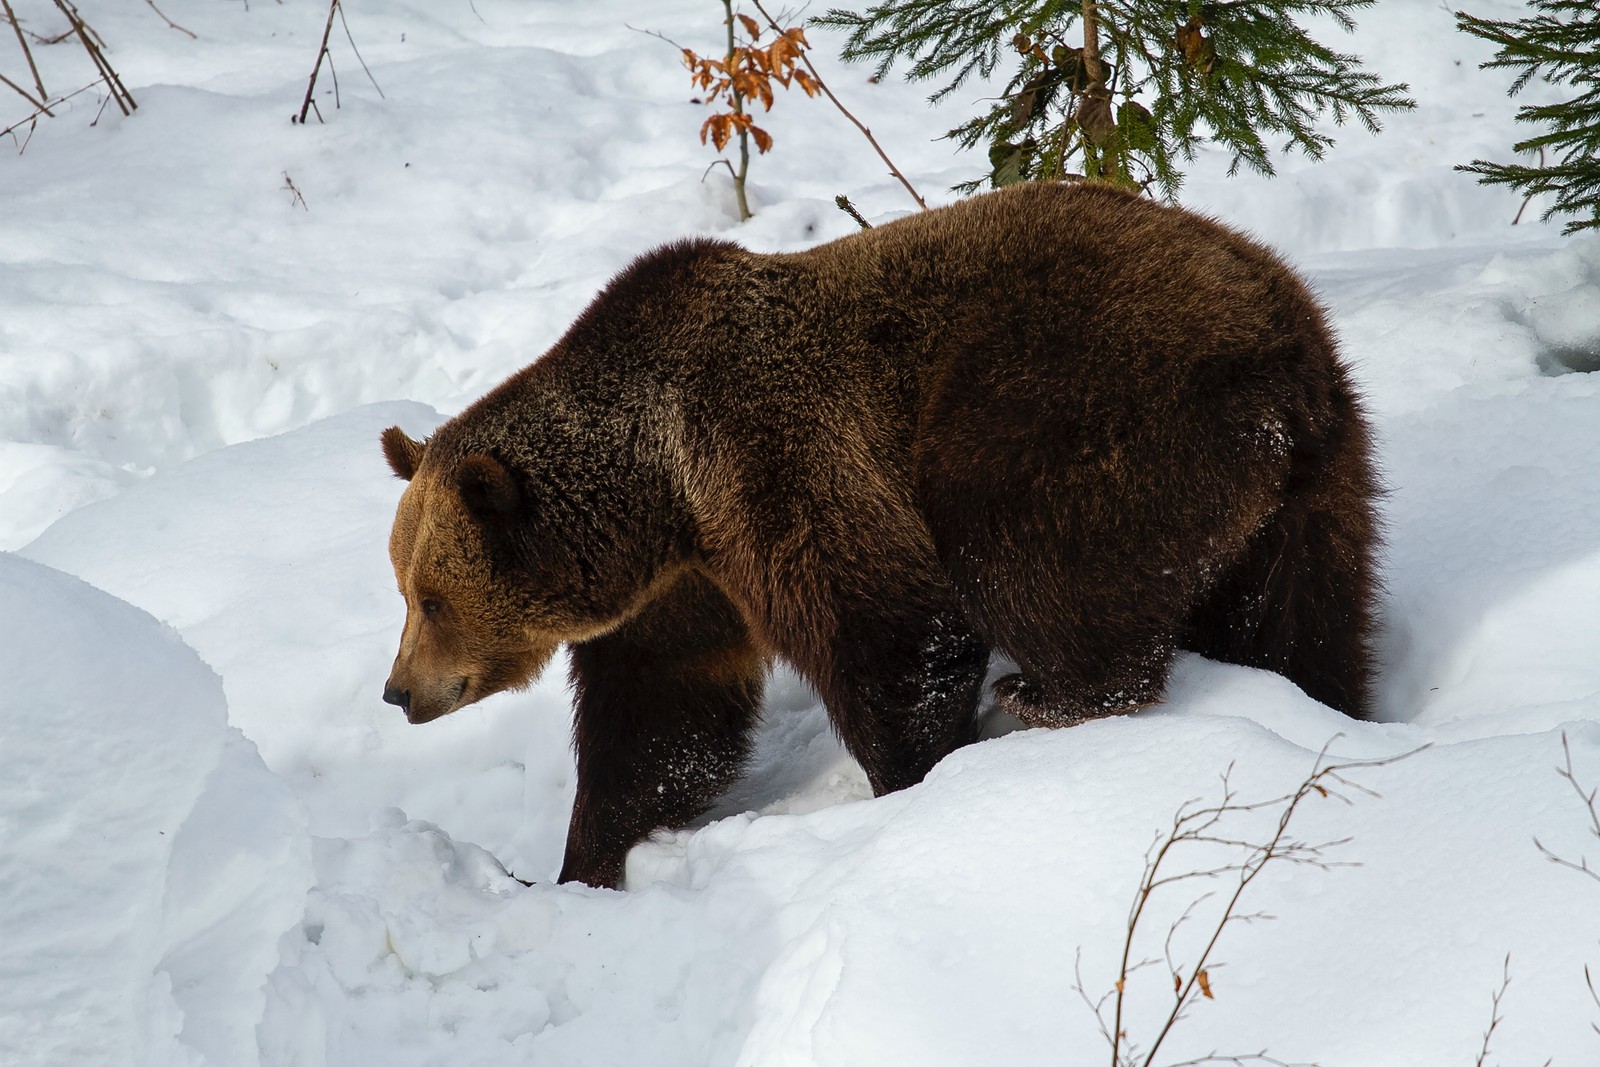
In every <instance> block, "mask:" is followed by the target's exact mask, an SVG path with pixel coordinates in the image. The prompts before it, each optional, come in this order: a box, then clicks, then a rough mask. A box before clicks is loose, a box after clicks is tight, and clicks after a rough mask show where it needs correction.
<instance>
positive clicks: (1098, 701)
mask: <svg viewBox="0 0 1600 1067" xmlns="http://www.w3.org/2000/svg"><path fill="white" fill-rule="evenodd" d="M1079 651H1080V654H1081V653H1082V652H1083V650H1082V648H1081V643H1079ZM1172 655H1173V646H1172V643H1171V642H1170V641H1169V640H1166V639H1164V638H1156V639H1151V640H1148V641H1144V642H1135V643H1133V644H1132V645H1129V646H1125V647H1123V648H1120V649H1109V648H1108V649H1105V650H1103V651H1100V652H1098V653H1095V654H1090V655H1087V656H1085V657H1084V659H1083V660H1082V661H1081V662H1078V663H1067V662H1060V661H1058V662H1048V661H1044V662H1039V663H1033V662H1029V663H1028V664H1026V665H1025V664H1024V663H1022V662H1019V664H1018V665H1019V666H1023V668H1024V669H1023V670H1021V671H1019V672H1017V673H1016V674H1008V675H1005V676H1004V677H1002V678H998V679H996V680H995V683H994V695H995V700H996V702H997V703H998V704H999V706H1000V710H1001V711H1004V712H1005V713H1006V714H1008V715H1010V716H1012V717H1013V718H1015V719H1017V720H1019V721H1020V722H1021V723H1022V724H1023V725H1025V726H1046V727H1064V726H1075V725H1077V724H1078V723H1081V722H1087V721H1089V720H1090V719H1100V718H1105V717H1107V716H1110V715H1125V714H1127V713H1128V712H1132V711H1138V710H1139V709H1140V708H1147V707H1150V706H1151V705H1153V704H1157V703H1160V701H1161V694H1162V691H1163V689H1165V687H1166V681H1167V673H1168V671H1169V670H1170V668H1171V664H1172ZM1023 659H1024V660H1030V659H1031V658H1030V657H1028V656H1027V655H1026V654H1024V656H1023ZM1091 663H1092V664H1097V665H1099V666H1097V667H1096V668H1095V669H1093V670H1085V666H1086V665H1087V664H1091ZM1029 666H1032V667H1033V670H1029V669H1028V667H1029Z"/></svg>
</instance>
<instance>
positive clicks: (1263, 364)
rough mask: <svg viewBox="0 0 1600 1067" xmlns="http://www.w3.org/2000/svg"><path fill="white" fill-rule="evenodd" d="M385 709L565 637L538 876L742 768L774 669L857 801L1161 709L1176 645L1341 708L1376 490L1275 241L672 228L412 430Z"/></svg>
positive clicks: (1148, 219) (1063, 212)
mask: <svg viewBox="0 0 1600 1067" xmlns="http://www.w3.org/2000/svg"><path fill="white" fill-rule="evenodd" d="M384 449H385V453H386V454H387V455H388V457H389V459H390V463H391V465H392V466H393V467H394V468H395V471H396V473H398V474H400V475H401V476H402V477H406V478H409V479H411V483H412V484H411V486H410V487H409V488H408V490H407V492H406V496H405V498H403V500H402V503H401V506H400V512H399V515H398V516H397V519H396V526H395V535H394V538H393V539H392V540H391V553H392V555H393V557H394V561H395V569H396V573H397V575H398V577H399V579H400V584H401V589H402V592H403V593H404V594H405V595H406V598H407V605H408V612H407V623H406V637H405V638H404V639H403V641H402V646H401V651H400V655H399V657H398V658H397V659H396V663H395V672H394V674H393V675H392V676H391V678H390V682H389V689H388V691H387V692H386V694H385V697H386V699H390V700H391V701H393V702H395V703H401V704H403V705H404V706H406V707H407V712H408V715H410V717H411V718H412V719H413V720H414V721H426V720H427V719H429V718H433V717H436V716H437V715H440V714H444V713H446V712H448V711H451V710H453V709H454V708H456V707H459V706H462V705H463V704H465V703H470V702H471V701H472V700H476V699H478V698H480V697H482V696H484V695H486V694H487V693H488V692H492V691H494V690H495V689H497V688H506V687H508V686H514V685H518V684H524V683H526V682H527V681H528V680H529V679H530V678H532V677H534V676H536V674H537V672H538V671H539V670H540V669H542V667H543V665H544V663H545V662H546V661H547V660H548V658H549V656H550V654H551V652H552V651H553V650H554V649H555V648H556V647H557V645H558V644H560V643H563V642H565V643H569V644H571V645H572V648H573V658H572V675H573V682H574V686H575V690H576V711H575V741H576V746H577V753H578V796H577V803H576V805H575V808H574V810H573V815H572V828H571V833H570V836H569V838H568V845H567V855H566V862H565V865H564V866H563V868H562V872H561V877H562V879H563V880H567V879H579V880H582V881H586V882H589V883H591V884H594V885H614V884H616V882H617V881H618V880H619V878H620V877H621V872H622V863H623V858H624V856H625V855H626V853H627V850H628V849H629V848H630V847H631V846H632V845H633V844H634V843H636V842H637V841H638V840H639V839H640V838H642V837H643V836H645V835H646V834H648V833H649V832H650V831H652V830H654V829H656V828H658V827H663V826H673V825H681V824H682V823H683V822H685V821H687V820H689V819H691V818H693V817H694V816H695V815H697V814H698V813H700V812H701V811H703V810H704V808H705V806H706V805H707V804H708V802H709V801H710V800H711V799H712V798H713V797H714V796H715V795H716V794H717V793H718V792H720V791H721V790H722V789H724V788H725V787H726V786H727V785H728V784H729V783H730V782H731V781H732V780H733V779H734V778H735V777H737V775H738V774H739V773H740V771H741V768H742V766H743V763H744V760H745V758H746V756H747V753H748V745H749V733H750V729H751V726H752V724H753V723H754V721H755V718H756V714H757V707H758V704H759V701H760V695H761V688H762V679H763V677H764V673H765V668H766V664H767V662H768V661H769V660H771V659H772V658H773V657H781V658H782V659H784V660H786V661H788V662H789V663H791V664H792V665H793V666H794V667H795V668H796V669H797V670H798V671H799V672H800V673H801V674H802V675H803V676H804V677H805V678H806V679H807V680H809V681H810V682H811V683H812V684H813V685H814V686H816V688H817V690H818V692H819V693H820V694H821V696H822V699H823V701H824V703H825V704H826V706H827V708H828V713H829V715H830V717H831V719H832V721H833V724H834V726H835V727H836V728H837V730H838V732H839V734H840V736H841V737H842V738H843V740H844V743H845V745H846V746H847V747H848V748H849V750H850V752H851V753H852V754H853V755H854V756H855V757H856V758H857V759H858V760H859V761H860V762H861V764H862V766H863V768H864V769H865V770H866V772H867V776H868V778H869V779H870V781H871V783H872V787H873V789H874V790H875V791H876V792H878V793H880V794H881V793H884V792H887V791H890V790H894V789H899V788H902V787H904V786H907V785H911V784H913V783H915V782H917V781H920V780H921V779H922V777H923V776H924V775H925V774H926V773H927V772H928V770H929V769H930V768H931V767H932V766H933V765H934V764H935V763H936V762H938V760H939V759H941V758H942V757H943V756H945V755H946V754H947V753H949V752H950V751H952V750H953V749H955V748H956V747H958V746H960V745H963V744H966V743H967V742H969V741H971V740H972V739H973V737H974V730H975V727H974V715H975V712H976V709H977V706H978V702H979V698H980V691H979V690H980V687H981V682H982V679H983V676H984V673H985V670H986V668H987V664H988V661H989V655H990V651H991V650H996V651H999V652H1002V653H1004V654H1005V655H1006V656H1008V657H1009V658H1011V659H1012V660H1013V661H1015V663H1016V664H1017V665H1018V667H1019V669H1020V670H1019V675H1018V676H1016V677H1015V678H1013V679H1011V680H1009V681H1007V682H1006V683H1004V684H1003V685H1002V686H1001V687H1000V690H1001V695H1002V698H1003V700H1004V702H1005V704H1006V706H1007V707H1008V708H1010V709H1011V710H1013V711H1015V712H1016V713H1017V714H1019V715H1020V716H1021V717H1022V718H1023V719H1024V720H1025V721H1027V722H1029V723H1034V724H1057V725H1058V724H1065V723H1070V722H1073V721H1077V720H1079V719H1082V718H1086V717H1091V716H1096V715H1103V714H1108V713H1114V712H1118V711H1124V710H1128V709H1130V708H1133V707H1137V706H1139V705H1142V704H1146V703H1150V702H1153V701H1155V700H1158V699H1159V698H1160V696H1161V691H1162V686H1163V684H1164V682H1165V679H1166V675H1167V670H1168V666H1169V664H1170V660H1171V657H1172V655H1173V652H1174V650H1175V649H1176V648H1178V647H1188V648H1193V649H1196V650H1198V651H1200V652H1203V653H1205V654H1207V655H1211V656H1215V657H1218V658H1221V659H1225V660H1229V661H1232V662H1237V663H1244V664H1249V665H1252V666H1259V667H1265V668H1268V669H1271V670H1276V671H1281V672H1283V673H1284V674H1285V675H1287V676H1288V677H1289V678H1290V679H1292V680H1293V681H1295V682H1297V683H1298V684H1299V685H1300V686H1301V687H1302V688H1303V689H1305V690H1306V692H1308V693H1309V694H1310V695H1312V696H1314V697H1316V698H1317V699H1319V700H1323V701H1325V702H1327V703H1329V704H1331V705H1333V706H1334V707H1336V708H1339V709H1341V710H1343V711H1345V712H1347V713H1349V714H1351V715H1357V716H1360V715H1364V714H1365V713H1366V711H1367V701H1368V689H1369V683H1370V674H1371V656H1370V654H1369V651H1368V647H1367V639H1368V635H1369V633H1370V630H1371V626H1372V619H1371V615H1372V602H1373V598H1374V577H1373V564H1372V555H1373V551H1374V546H1375V543H1376V528H1375V520H1374V515H1373V504H1372V502H1373V499H1374V497H1375V496H1376V493H1377V486H1376V481H1375V478H1374V474H1373V470H1372V462H1371V456H1370V453H1371V444H1370V441H1369V437H1368V432H1367V429H1366V426H1365V423H1364V421H1363V417H1362V414H1361V410H1360V406H1359V404H1358V401H1357V398H1356V396H1355V393H1354V391H1353V390H1352V388H1351V386H1350V383H1349V380H1348V378H1347V375H1346V373H1345V371H1344V369H1343V368H1342V367H1341V366H1340V364H1339V362H1338V358H1337V353H1336V351H1335V347H1334V343H1333V341H1332V339H1331V338H1330V336H1329V333H1328V329H1327V327H1326V325H1325V323H1324V321H1323V316H1322V312H1321V311H1320V309H1319V308H1318V307H1317V305H1316V302H1315V301H1314V299H1313V298H1312V296H1311V295H1310V293H1308V292H1307V290H1306V288H1305V287H1304V286H1303V285H1302V284H1301V283H1300V282H1299V281H1298V280H1297V279H1296V277H1295V276H1294V274H1293V273H1292V272H1291V271H1290V270H1289V269H1288V268H1287V267H1286V266H1284V264H1283V263H1282V262H1281V261H1280V260H1279V259H1277V258H1276V257H1275V256H1274V255H1273V254H1272V253H1270V252H1268V251H1267V250H1265V249H1264V248H1262V247H1261V246H1259V245H1257V244H1255V243H1253V242H1251V241H1249V240H1246V239H1245V238H1243V237H1241V236H1239V235H1238V234H1236V233H1234V232H1232V231H1230V230H1228V229H1225V228H1224V227H1222V226H1220V225H1218V224H1216V223H1214V222H1211V221H1209V220H1207V219H1204V218H1200V217H1198V216H1195V215H1192V214H1188V213H1186V212H1183V211H1180V210H1178V209H1175V208H1169V207H1164V206H1161V205H1159V204H1155V203H1152V202H1150V201H1148V200H1142V199H1138V198H1135V197H1132V196H1128V195H1126V194H1123V193H1120V192H1117V191H1114V190H1112V189H1109V188H1105V187H1100V186H1093V185H1077V186H1062V185H1026V186H1019V187H1015V188H1012V189H1008V190H1005V191H1003V192H999V193H995V194H991V195H989V196H984V197H978V198H974V199H972V200H969V201H965V202H963V203H960V204H957V205H955V206H952V207H949V208H944V209H941V210H939V211H934V212H929V213H926V214H922V215H917V216H913V217H911V218H907V219H903V220H901V221H898V222H895V223H892V224H890V225H887V226H883V227H880V228H878V229H875V230H871V231H868V232H864V233H862V234H858V235H854V236H851V237H848V238H845V239H843V240H840V241H835V242H833V243H832V244H828V245H824V246H822V247H820V248H816V249H813V250H811V251H808V252H803V253H799V254H795V255H758V254H755V253H751V252H747V251H745V250H743V249H741V248H739V247H737V246H735V245H732V244H727V243H723V242H715V241H690V242H684V243H680V244H677V245H673V246H670V247H667V248H663V249H661V250H659V251H657V252H654V253H651V254H650V255H648V256H645V257H642V258H641V259H639V260H638V261H636V262H635V263H634V264H633V265H632V266H631V267H629V268H628V269H627V270H626V271H624V272H623V273H622V274H621V275H619V276H618V277H617V278H616V279H615V280H614V281H613V282H612V283H611V285H610V286H609V287H608V288H607V289H606V291H605V292H603V293H602V294H601V295H600V296H599V297H598V298H597V299H596V300H595V301H594V303H593V304H592V305H591V306H590V307H589V309H588V310H587V311H585V312H584V314H583V315H582V317H580V318H579V320H578V321H577V322H576V323H575V324H574V325H573V326H572V328H571V329H570V330H569V331H568V332H567V334H566V335H565V336H564V337H563V338H562V339H561V340H560V341H559V342H558V343H557V344H556V346H555V347H554V348H553V349H552V350H551V351H550V352H549V353H548V354H547V355H545V356H544V358H542V359H540V360H539V361H538V362H536V363H534V364H533V365H531V366H529V367H528V368H526V369H525V370H523V371H521V372H520V373H518V374H517V375H515V376H513V377H512V378H511V379H509V380H508V381H507V382H505V383H504V384H502V385H501V386H499V387H498V388H496V389H495V390H494V391H493V392H491V393H490V394H489V395H487V396H486V397H484V398H483V399H482V400H480V401H479V402H478V403H476V404H475V405H473V406H472V407H471V408H469V409H468V410H467V411H465V412H464V413H462V414H461V415H460V416H458V417H457V418H455V419H452V420H451V421H450V422H448V423H446V424H445V425H444V426H442V427H441V428H440V429H439V431H438V432H437V433H436V434H435V435H434V437H433V438H431V439H430V440H429V441H428V442H427V443H426V446H425V447H424V446H422V445H419V444H418V443H417V442H414V441H411V440H410V439H409V438H406V437H405V435H404V434H403V433H401V432H400V431H399V430H398V429H393V430H390V431H388V432H387V433H386V434H385V437H384Z"/></svg>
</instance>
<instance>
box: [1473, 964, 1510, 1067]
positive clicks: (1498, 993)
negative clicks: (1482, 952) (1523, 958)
mask: <svg viewBox="0 0 1600 1067" xmlns="http://www.w3.org/2000/svg"><path fill="white" fill-rule="evenodd" d="M1510 984H1511V953H1509V952H1507V953H1506V961H1505V963H1504V965H1503V966H1502V967H1501V978H1500V988H1499V989H1496V990H1495V991H1494V996H1493V997H1491V998H1490V1000H1489V1028H1488V1029H1487V1030H1485V1031H1484V1032H1483V1047H1482V1048H1480V1049H1479V1050H1478V1058H1477V1059H1476V1060H1474V1061H1473V1067H1488V1062H1489V1041H1490V1039H1491V1038H1493V1037H1494V1032H1495V1030H1496V1029H1497V1028H1498V1027H1499V1026H1500V1023H1501V1022H1503V1021H1504V1019H1503V1017H1502V1016H1501V1014H1500V1000H1501V998H1503V997H1504V996H1505V995H1506V987H1507V986H1509V985H1510Z"/></svg>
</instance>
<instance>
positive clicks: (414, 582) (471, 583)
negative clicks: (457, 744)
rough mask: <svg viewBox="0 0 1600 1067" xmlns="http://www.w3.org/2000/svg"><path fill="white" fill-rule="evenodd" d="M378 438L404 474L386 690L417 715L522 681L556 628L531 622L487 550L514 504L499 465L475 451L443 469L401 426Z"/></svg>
mask: <svg viewBox="0 0 1600 1067" xmlns="http://www.w3.org/2000/svg"><path fill="white" fill-rule="evenodd" d="M382 442H383V452H384V456H385V458H387V459H388V461H389V466H390V467H391V468H393V470H394V472H395V474H397V475H398V476H400V477H401V478H404V479H405V480H406V481H408V482H409V483H410V484H409V485H408V486H406V490H405V493H404V494H403V495H402V496H401V497H400V506H399V509H398V510H397V511H396V513H395V519H394V529H393V531H392V532H391V533H390V535H389V558H390V560H391V562H392V563H393V564H394V573H395V579H396V580H397V581H398V583H399V586H400V595H401V596H403V597H405V601H406V624H405V630H404V632H403V634H402V636H401V638H400V651H399V653H398V654H397V655H396V656H395V660H394V668H393V670H391V671H390V673H389V680H388V682H387V683H386V684H385V686H384V691H383V699H384V700H386V701H388V702H389V703H391V704H395V705H397V706H399V707H400V708H401V709H403V710H404V711H405V713H406V718H407V719H408V720H410V721H411V722H413V723H422V722H428V721H430V720H432V719H437V718H439V717H440V716H441V715H446V714H448V713H450V712H452V711H454V710H456V709H457V708H460V707H464V706H466V705H468V704H471V703H474V702H475V701H478V700H481V699H483V698H484V697H486V696H488V695H490V694H491V693H497V692H499V691H501V690H503V689H514V688H517V687H519V686H523V685H527V684H528V683H530V682H531V681H533V679H535V678H537V677H538V675H539V672H540V671H542V670H543V669H544V666H545V664H546V663H548V662H549V660H550V657H551V656H552V655H553V654H554V653H555V650H556V648H557V646H558V645H559V643H560V637H559V635H558V634H555V633H548V632H540V630H539V628H538V627H536V626H530V625H528V623H529V621H530V620H528V619H526V618H525V617H524V613H523V612H521V611H519V610H518V603H517V601H518V597H517V595H516V590H515V589H514V588H513V587H512V584H511V582H509V581H508V579H507V576H506V574H505V573H504V568H502V567H498V566H496V563H495V560H494V558H493V557H494V553H495V551H496V548H497V546H496V544H495V541H496V539H497V538H496V533H497V529H496V528H497V527H498V526H500V525H503V524H505V523H508V522H511V521H514V519H515V516H516V514H517V512H518V511H519V508H520V501H519V499H518V494H517V489H516V485H515V483H514V481H513V480H512V478H511V475H510V472H509V471H507V469H506V468H505V467H504V465H502V464H501V463H500V462H498V461H497V460H495V459H493V458H492V457H490V456H487V455H482V454H475V455H467V456H464V457H462V458H460V459H459V460H457V461H456V462H454V463H453V464H450V465H449V467H448V468H445V467H444V466H443V465H439V464H431V463H428V462H426V461H425V454H426V449H425V448H424V445H423V443H422V442H419V441H414V440H412V439H411V438H410V437H407V436H406V434H405V432H404V431H402V430H401V429H400V428H399V427H398V426H392V427H390V428H389V429H388V430H385V431H384V433H383V437H382Z"/></svg>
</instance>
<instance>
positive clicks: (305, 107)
mask: <svg viewBox="0 0 1600 1067" xmlns="http://www.w3.org/2000/svg"><path fill="white" fill-rule="evenodd" d="M338 10H339V0H330V2H329V4H328V22H327V25H325V26H323V27H322V44H321V45H319V46H318V47H317V62H316V64H315V65H314V66H313V67H312V68H311V80H310V81H309V82H307V83H306V98H305V102H304V103H302V104H301V105H300V116H299V118H297V119H296V120H295V121H296V122H298V123H300V125H302V126H304V125H305V122H306V114H307V113H308V112H309V111H310V110H311V94H312V93H314V92H316V89H317V72H318V71H320V70H321V69H322V59H323V57H324V56H326V55H327V54H328V36H329V34H331V33H333V16H334V13H335V12H337V11H338ZM317 121H318V122H321V121H322V112H321V111H318V112H317Z"/></svg>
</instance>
